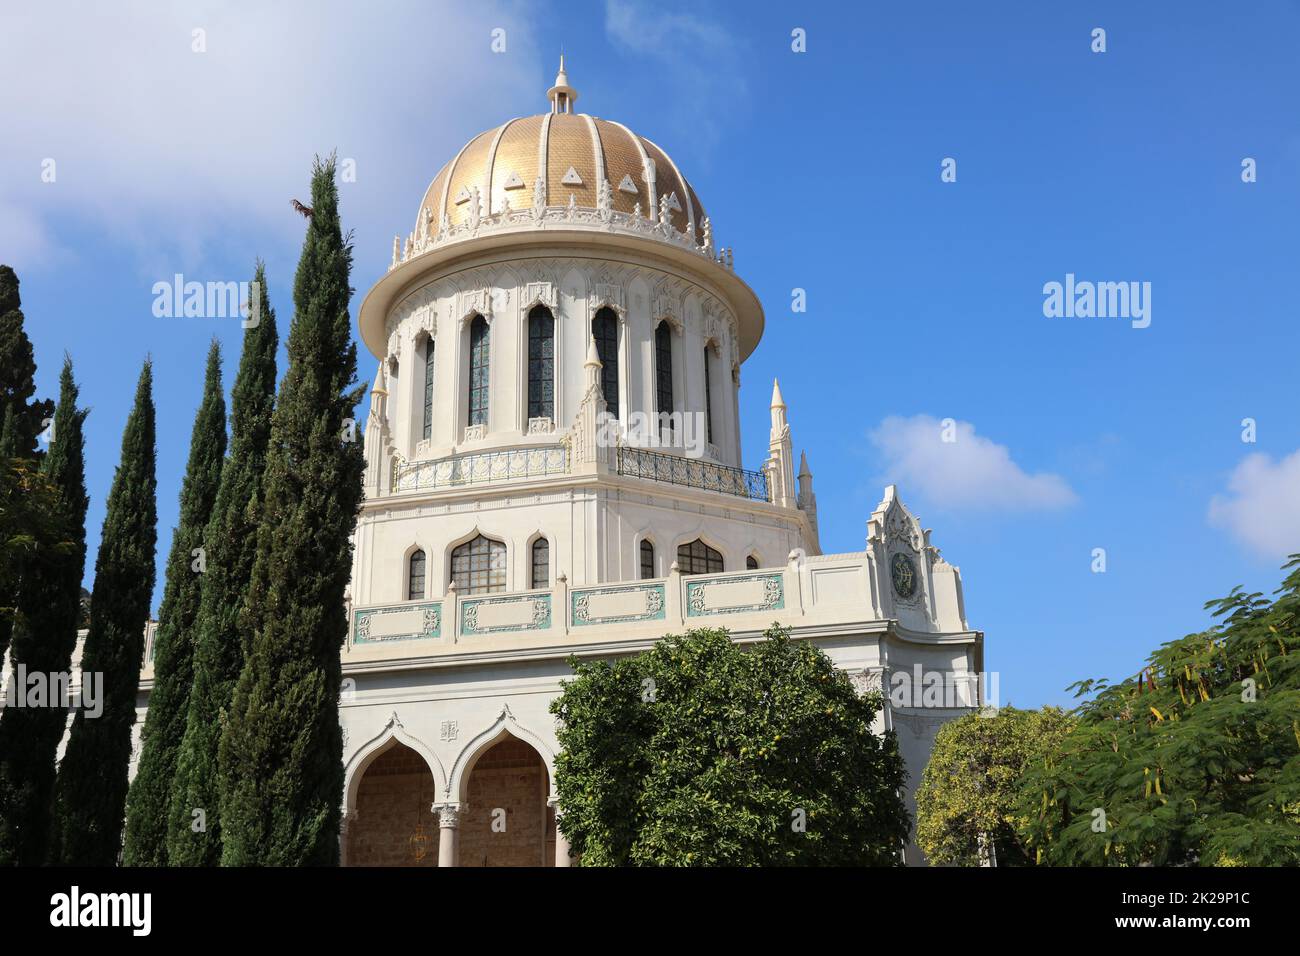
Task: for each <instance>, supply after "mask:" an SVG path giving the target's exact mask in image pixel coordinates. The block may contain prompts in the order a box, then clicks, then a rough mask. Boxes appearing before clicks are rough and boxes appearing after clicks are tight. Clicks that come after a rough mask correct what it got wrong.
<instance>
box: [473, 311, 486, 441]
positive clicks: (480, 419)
mask: <svg viewBox="0 0 1300 956" xmlns="http://www.w3.org/2000/svg"><path fill="white" fill-rule="evenodd" d="M488 344H489V342H488V324H487V319H485V318H483V316H481V315H476V316H474V321H473V322H471V323H470V326H469V423H470V424H471V425H486V424H487V420H488V361H489V358H490V356H489V354H488Z"/></svg>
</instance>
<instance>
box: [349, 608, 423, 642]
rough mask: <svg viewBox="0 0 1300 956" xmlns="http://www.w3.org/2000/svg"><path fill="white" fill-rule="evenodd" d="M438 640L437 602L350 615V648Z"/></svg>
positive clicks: (364, 610)
mask: <svg viewBox="0 0 1300 956" xmlns="http://www.w3.org/2000/svg"><path fill="white" fill-rule="evenodd" d="M441 636H442V602H441V601H433V602H430V603H427V604H409V603H408V604H394V605H389V606H387V607H374V608H357V609H356V610H355V611H354V612H353V613H352V643H353V644H383V643H387V642H388V641H417V640H437V639H438V638H440V637H441Z"/></svg>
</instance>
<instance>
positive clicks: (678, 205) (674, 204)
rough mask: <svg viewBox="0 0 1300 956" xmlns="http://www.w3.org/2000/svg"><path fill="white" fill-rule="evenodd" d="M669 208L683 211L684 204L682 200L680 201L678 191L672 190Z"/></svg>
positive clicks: (669, 196)
mask: <svg viewBox="0 0 1300 956" xmlns="http://www.w3.org/2000/svg"><path fill="white" fill-rule="evenodd" d="M668 208H669V209H671V210H673V211H674V212H681V211H682V204H681V202H679V201H678V199H677V193H676V192H671V193H669V194H668Z"/></svg>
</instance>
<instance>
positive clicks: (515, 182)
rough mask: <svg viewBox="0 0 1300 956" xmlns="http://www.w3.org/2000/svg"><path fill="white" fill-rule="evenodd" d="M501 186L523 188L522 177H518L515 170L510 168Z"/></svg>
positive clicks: (504, 187)
mask: <svg viewBox="0 0 1300 956" xmlns="http://www.w3.org/2000/svg"><path fill="white" fill-rule="evenodd" d="M502 188H503V189H523V188H524V181H523V180H522V179H520V178H519V174H518V173H517V172H515V171H514V170H513V169H512V170H510V175H509V176H507V177H506V182H505V185H504V186H503V187H502Z"/></svg>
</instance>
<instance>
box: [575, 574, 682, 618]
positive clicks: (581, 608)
mask: <svg viewBox="0 0 1300 956" xmlns="http://www.w3.org/2000/svg"><path fill="white" fill-rule="evenodd" d="M665 595H666V592H665V588H664V585H663V584H661V583H660V584H633V585H628V586H626V587H606V588H582V589H578V590H575V591H573V592H572V593H571V595H570V599H569V600H570V605H571V608H572V619H573V626H574V627H583V626H587V625H592V624H632V623H639V622H641V621H662V620H663V619H664V602H665Z"/></svg>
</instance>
